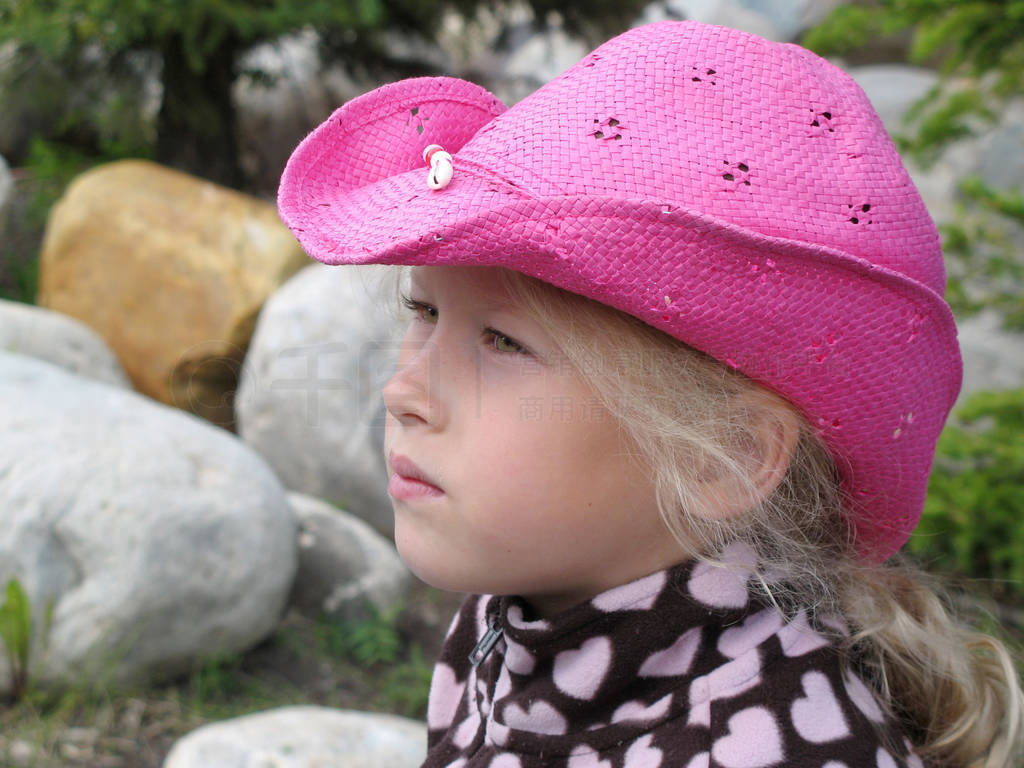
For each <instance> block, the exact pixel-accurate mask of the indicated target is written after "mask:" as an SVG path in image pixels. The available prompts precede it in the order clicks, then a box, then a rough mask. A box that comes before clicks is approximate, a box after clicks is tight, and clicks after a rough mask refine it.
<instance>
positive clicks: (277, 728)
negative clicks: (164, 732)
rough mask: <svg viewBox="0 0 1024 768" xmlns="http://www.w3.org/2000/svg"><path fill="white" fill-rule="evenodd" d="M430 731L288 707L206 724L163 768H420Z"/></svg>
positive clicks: (374, 717)
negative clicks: (328, 767)
mask: <svg viewBox="0 0 1024 768" xmlns="http://www.w3.org/2000/svg"><path fill="white" fill-rule="evenodd" d="M426 754H427V729H426V726H425V725H424V724H422V723H418V722H415V721H413V720H408V719H406V718H403V717H396V716H395V715H380V714H375V713H370V712H354V711H351V710H340V709H329V708H327V707H285V708H282V709H272V710H269V711H266V712H258V713H256V714H253V715H245V716H243V717H237V718H234V719H232V720H224V721H222V722H219V723H213V724H211V725H204V726H203V727H201V728H198V729H196V730H195V731H192V733H190V734H188V735H186V736H184V737H183V738H181V739H180V740H178V742H177V743H176V744H175V745H174V747H173V748H172V749H171V751H170V753H169V754H168V755H167V759H166V760H165V761H164V764H163V768H257V766H258V767H259V768H327V766H331V768H416V766H418V765H420V764H421V763H422V762H423V760H424V758H426Z"/></svg>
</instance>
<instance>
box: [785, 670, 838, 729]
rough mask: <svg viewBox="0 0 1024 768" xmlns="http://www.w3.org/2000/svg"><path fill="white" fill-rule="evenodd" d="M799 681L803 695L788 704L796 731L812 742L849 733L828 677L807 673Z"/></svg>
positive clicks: (818, 673) (816, 673) (817, 673)
mask: <svg viewBox="0 0 1024 768" xmlns="http://www.w3.org/2000/svg"><path fill="white" fill-rule="evenodd" d="M801 683H802V684H803V688H804V693H805V694H806V696H805V697H804V698H802V699H797V700H796V701H794V702H793V705H792V706H791V707H790V713H791V715H792V718H793V727H794V728H796V732H797V733H799V734H800V735H801V736H802V737H803V738H805V739H807V740H808V741H813V742H814V743H815V744H822V743H824V742H826V741H836V740H837V739H842V738H844V737H845V736H849V735H850V727H849V726H848V725H847V724H846V718H845V717H843V710H842V708H841V707H840V706H839V701H838V700H837V699H836V695H835V693H833V691H832V684H831V683H829V681H828V678H827V677H825V675H823V674H822V673H821V672H808V673H806V674H805V675H804V676H803V677H802V678H801Z"/></svg>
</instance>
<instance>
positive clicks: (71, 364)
mask: <svg viewBox="0 0 1024 768" xmlns="http://www.w3.org/2000/svg"><path fill="white" fill-rule="evenodd" d="M0 350H4V351H6V352H16V353H18V354H20V355H29V356H31V357H38V358H40V359H42V360H47V361H49V362H51V363H55V364H56V365H59V366H61V367H62V368H66V369H67V370H69V371H71V372H72V373H77V374H78V375H79V376H85V377H86V378H89V379H95V380H97V381H102V382H105V383H107V384H113V385H114V386H118V387H124V388H126V389H131V387H132V385H131V382H130V381H129V380H128V376H127V375H126V374H125V372H124V369H123V368H122V367H121V363H119V362H118V360H117V356H116V355H115V354H114V352H113V350H111V349H110V347H108V346H107V343H106V342H105V341H104V340H103V338H102V337H101V336H100V335H99V334H98V333H96V332H95V331H94V330H92V329H91V328H90V327H89V326H87V325H86V324H85V323H82V322H80V321H78V320H76V319H74V318H73V317H69V316H68V315H65V314H63V313H61V312H54V311H53V310H49V309H44V308H43V307H37V306H35V305H33V304H23V303H21V302H18V301H6V300H4V299H0Z"/></svg>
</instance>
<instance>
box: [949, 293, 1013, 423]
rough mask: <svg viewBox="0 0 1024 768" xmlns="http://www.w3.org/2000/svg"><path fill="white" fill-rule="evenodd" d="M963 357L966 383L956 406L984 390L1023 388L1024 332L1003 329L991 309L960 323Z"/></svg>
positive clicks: (998, 316)
mask: <svg viewBox="0 0 1024 768" xmlns="http://www.w3.org/2000/svg"><path fill="white" fill-rule="evenodd" d="M957 327H958V332H959V341H960V352H961V354H962V355H963V358H964V383H963V387H962V388H961V390H960V396H959V398H958V399H957V405H961V404H963V402H964V400H966V399H967V398H968V397H970V396H971V395H972V394H973V393H975V392H977V391H979V390H983V389H1016V388H1018V387H1024V334H1022V333H1014V332H1012V331H1007V330H1004V329H1003V328H1002V316H1001V315H1000V314H999V313H998V312H996V311H995V310H992V309H985V310H982V311H981V312H979V313H978V314H977V315H974V316H972V317H968V318H965V319H964V320H961V321H959V322H958V323H957Z"/></svg>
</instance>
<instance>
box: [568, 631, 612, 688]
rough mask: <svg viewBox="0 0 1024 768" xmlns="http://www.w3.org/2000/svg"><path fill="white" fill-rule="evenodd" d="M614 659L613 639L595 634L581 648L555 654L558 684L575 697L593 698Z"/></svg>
mask: <svg viewBox="0 0 1024 768" xmlns="http://www.w3.org/2000/svg"><path fill="white" fill-rule="evenodd" d="M611 661H612V641H611V640H610V639H609V638H607V637H592V638H590V639H589V640H587V641H586V642H584V643H583V644H582V645H581V646H580V647H579V648H578V649H576V650H574V651H562V652H561V653H560V654H558V655H557V656H555V669H554V681H555V685H556V686H558V690H560V691H562V693H565V694H566V695H568V696H572V697H573V698H574V699H591V698H593V696H594V694H595V693H596V692H597V689H598V688H600V687H601V682H602V681H603V680H604V676H605V675H606V674H607V673H608V666H609V665H610V664H611Z"/></svg>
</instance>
